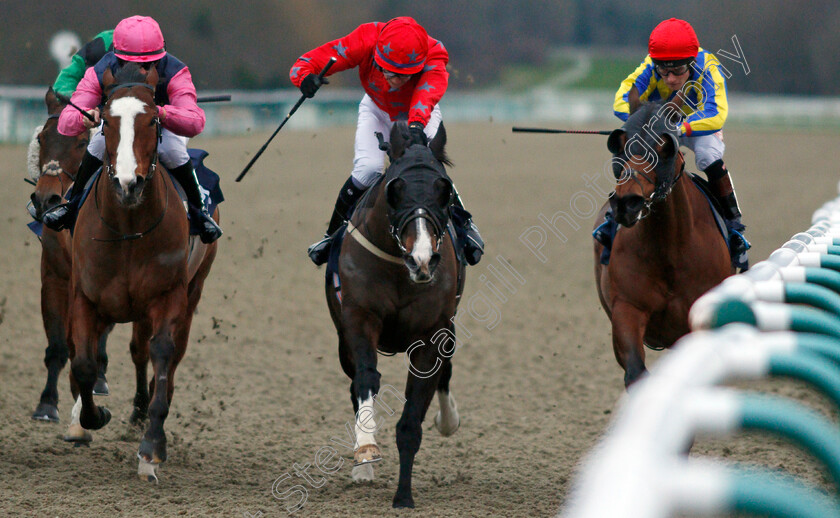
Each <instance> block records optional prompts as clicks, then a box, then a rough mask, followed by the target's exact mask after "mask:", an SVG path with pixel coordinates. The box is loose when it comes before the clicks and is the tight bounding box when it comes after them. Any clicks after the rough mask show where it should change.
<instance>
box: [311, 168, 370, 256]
mask: <svg viewBox="0 0 840 518" xmlns="http://www.w3.org/2000/svg"><path fill="white" fill-rule="evenodd" d="M366 190H367V189H366V188H360V187H357V186H356V184H355V183H353V177H352V176H351V177H350V178H348V179H347V181H346V182H344V185H342V186H341V191H339V193H338V198H337V199H336V200H335V208H334V209H333V213H332V217H331V218H330V224H329V226H328V227H327V233H326V234H324V238H323V239H321V240H320V241H318V242H317V243H314V244H313V245H311V246H310V247H309V248H308V249H307V250H306V253H307V254H309V258H310V259H312V262H313V263H315V264H316V265H318V266H320V265H322V264H324V263H326V262H327V259H329V258H330V246H331V245H332V240H333V237H334V234H335V233H336V231H337V230H338V229H339V228H340V227H341V225H342V223H344V221H346V220H347V218H349V217H350V212H351V211H352V210H353V207H355V206H356V202H357V201H359V198H361V197H362V194H364V193H365V191H366Z"/></svg>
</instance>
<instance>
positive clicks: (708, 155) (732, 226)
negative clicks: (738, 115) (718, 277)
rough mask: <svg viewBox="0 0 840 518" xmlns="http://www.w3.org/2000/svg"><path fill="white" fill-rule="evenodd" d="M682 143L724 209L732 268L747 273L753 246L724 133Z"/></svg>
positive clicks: (684, 138)
mask: <svg viewBox="0 0 840 518" xmlns="http://www.w3.org/2000/svg"><path fill="white" fill-rule="evenodd" d="M680 142H681V143H682V144H685V145H687V146H688V147H690V148H691V149H692V150H693V151H694V157H695V161H696V163H697V168H698V169H700V170H701V171H703V172H704V173H706V178H708V180H709V186H710V187H711V189H712V194H714V195H715V198H717V200H718V203H720V205H721V208H722V209H723V218H724V220H726V227H727V229H728V230H729V251H730V255H731V256H732V264H733V265H735V267H737V268H740V269H741V270H746V269H747V268H748V267H749V263H748V259H747V250H749V248H750V243H749V241H747V240H746V238H745V237H744V234H743V232H744V229H745V227H744V225H743V223H741V209H740V207H739V206H738V199H737V198H736V196H735V189H734V187H733V185H732V178H731V176H730V175H729V170H728V169H727V168H726V165H724V163H723V152H724V150H725V149H726V145H725V144H724V143H723V132H721V131H718V132H717V133H713V134H711V135H704V136H701V137H683V138H682V139H680Z"/></svg>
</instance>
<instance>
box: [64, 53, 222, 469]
mask: <svg viewBox="0 0 840 518" xmlns="http://www.w3.org/2000/svg"><path fill="white" fill-rule="evenodd" d="M157 80H158V75H157V72H156V71H155V68H154V67H152V68H151V69H150V71H149V72H148V75H145V74H144V73H143V71H142V69H141V68H140V67H138V66H136V64H134V63H130V62H129V63H126V65H124V66H123V67H122V69H121V70H120V72H118V73H117V77H116V78H114V77H113V76H112V75H111V74H110V71H107V72H106V73H105V75H104V77H103V86H104V88H105V90H104V91H105V92H106V93H108V95H109V97H108V100H107V102H106V104H105V108H104V110H103V112H102V119H103V121H104V122H103V132H104V134H105V156H104V161H103V171H102V174H101V175H100V176H99V177H98V178H97V179H96V183H95V184H94V187H93V189H92V191H91V194H90V196H91V197H92V199H91V200H89V201H88V202H87V203H86V204H84V205H83V206H82V208H81V210H80V211H79V216H78V220H77V222H76V227H75V232H74V235H73V267H72V275H71V280H70V318H69V330H68V338H69V340H68V342H69V345H70V357H71V368H72V373H71V374H72V376H71V382H72V383H73V384H74V385H75V387H76V390H74V394H73V395H74V397H76V396H77V394H78V398H77V401H76V407H74V417H76V416H77V415H78V423H79V424H80V425H81V426H82V427H83V428H84V429H87V430H96V429H99V428H102V427H103V426H105V424H107V423H108V421H109V419H110V412H108V410H107V409H106V408H104V407H97V406H96V405H95V404H94V401H93V394H92V393H93V385H94V382H95V381H96V367H97V362H96V356H97V345H98V343H99V341H100V337H101V335H102V333H103V332H104V331H105V330H106V329H107V328H108V327H109V326H110V325H112V324H113V323H120V322H133V323H134V326H133V334H132V338H131V344H130V348H131V358H132V360H133V361H134V365H135V370H136V381H137V387H136V392H135V396H134V412H133V414H132V416H131V420H132V421H133V422H137V421H141V420H143V419H145V418H146V417H147V416H148V417H150V420H149V426H148V429H147V430H146V433H145V435H144V437H143V440H142V441H141V443H140V449H139V452H138V457H139V465H138V474H139V475H140V476H141V478H145V479H148V480H150V481H151V480H155V481H156V480H157V477H156V474H155V471H156V468H157V466H158V464H160V463H161V462H163V461H165V460H166V435H165V432H164V429H163V424H164V421H165V419H166V416H167V414H168V412H169V405H170V403H171V401H172V396H173V392H174V389H175V370H176V368H177V367H178V363H179V362H180V361H181V359H182V358H183V357H184V354H185V352H186V349H187V341H188V339H189V332H190V325H191V323H192V318H193V314H194V312H195V309H196V306H197V305H198V302H199V298H200V297H201V291H202V288H203V286H204V281H205V279H206V278H207V275H208V274H209V272H210V267H211V265H212V263H213V259H214V258H215V256H216V248H217V245H216V243H213V244H210V245H204V244H201V243H200V242H198V241H197V240H196V239H194V238H193V239H192V240H190V238H189V227H188V222H187V213H186V211H185V210H184V205H183V203H182V202H181V199H180V198H179V196H178V193H177V191H176V190H175V186H174V185H173V183H172V180H171V179H170V177H169V175H168V174H166V173H165V171H164V170H163V169H162V167H161V166H160V164H159V162H158V152H157V146H158V141H159V135H160V121H159V119H158V115H157V113H158V112H157V107H156V106H155V100H154V87H155V85H156V83H157ZM215 217H216V218H218V212H216V214H215ZM150 358H151V361H152V368H153V376H152V379H151V380H149V381H147V368H148V363H149V359H150ZM79 407H80V411H79V412H78V413H77V412H76V409H77V408H79Z"/></svg>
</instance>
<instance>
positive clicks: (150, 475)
mask: <svg viewBox="0 0 840 518" xmlns="http://www.w3.org/2000/svg"><path fill="white" fill-rule="evenodd" d="M137 458H138V462H137V476H138V477H140V480H143V481H144V482H154V483H155V484H157V483H158V477H157V468H158V464H156V463H154V462H148V461H146V460H145V459H144V458H143V456H142V455H140V454H139V453H138V454H137Z"/></svg>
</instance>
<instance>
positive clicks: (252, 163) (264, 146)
mask: <svg viewBox="0 0 840 518" xmlns="http://www.w3.org/2000/svg"><path fill="white" fill-rule="evenodd" d="M335 62H336V58H335V57H332V58H330V60H329V61H327V64H326V65H324V69H323V70H321V73H320V74H318V79H323V78H324V76H325V75H326V74H327V71H328V70H329V69H330V67H331V66H333V63H335ZM305 100H306V96H305V95H302V96H301V98H300V99H299V100H298V102H297V103H295V105H294V106H293V107H292V109H291V110H290V111H289V114H288V115H286V118H285V119H283V122H281V123H280V126H278V127H277V129H276V130H274V133H272V134H271V136H270V137H268V140H267V141H266V143H265V144H263V146H262V147H261V148H260V150H259V151H257V154H256V155H254V158H252V159H251V161H250V162H248V165H246V166H245V169H243V170H242V172H241V173H239V176H237V177H236V181H237V182H238V181H241V180H242V177H243V176H245V173H247V172H248V170H249V169H251V166H252V165H254V162H256V161H257V159H258V158H259V157H260V155H262V154H263V151H265V148H267V147H268V144H269V143H270V142H271V140H272V139H273V138H274V136H275V135H277V133H278V132H279V131H280V130H281V129H283V126H284V125H285V124H286V122H287V121H288V120H289V118H290V117H291V116H292V115H293V114H294V113H295V112H296V111H297V109H298V108H299V107H300V105H301V104H303V101H305Z"/></svg>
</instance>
